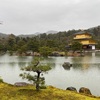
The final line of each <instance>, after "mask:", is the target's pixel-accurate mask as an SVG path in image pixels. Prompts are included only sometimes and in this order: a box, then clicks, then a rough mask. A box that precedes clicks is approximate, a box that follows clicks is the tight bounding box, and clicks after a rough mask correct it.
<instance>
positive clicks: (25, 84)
mask: <svg viewBox="0 0 100 100" xmlns="http://www.w3.org/2000/svg"><path fill="white" fill-rule="evenodd" d="M27 85H28V83H26V82H16V83H15V84H14V86H27Z"/></svg>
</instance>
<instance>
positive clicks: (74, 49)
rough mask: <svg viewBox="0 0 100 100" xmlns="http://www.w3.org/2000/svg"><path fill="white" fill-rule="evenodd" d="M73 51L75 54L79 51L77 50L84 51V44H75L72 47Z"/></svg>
mask: <svg viewBox="0 0 100 100" xmlns="http://www.w3.org/2000/svg"><path fill="white" fill-rule="evenodd" d="M71 49H72V50H73V52H75V51H77V50H80V51H81V50H82V44H81V43H79V42H76V41H75V42H73V43H72V45H71Z"/></svg>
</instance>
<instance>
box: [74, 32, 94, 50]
mask: <svg viewBox="0 0 100 100" xmlns="http://www.w3.org/2000/svg"><path fill="white" fill-rule="evenodd" d="M73 39H74V40H75V41H78V42H80V43H81V44H82V45H83V49H92V50H95V45H96V41H95V40H93V38H92V34H90V33H88V32H85V31H81V32H78V33H76V34H75V35H74V38H73Z"/></svg>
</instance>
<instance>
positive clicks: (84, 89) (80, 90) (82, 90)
mask: <svg viewBox="0 0 100 100" xmlns="http://www.w3.org/2000/svg"><path fill="white" fill-rule="evenodd" d="M79 93H83V94H86V95H92V94H91V91H90V90H89V89H88V88H85V87H81V88H80V89H79Z"/></svg>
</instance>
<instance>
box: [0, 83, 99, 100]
mask: <svg viewBox="0 0 100 100" xmlns="http://www.w3.org/2000/svg"><path fill="white" fill-rule="evenodd" d="M0 100H100V98H99V97H93V96H91V97H90V96H85V95H82V94H79V93H76V92H71V91H66V90H61V89H57V88H55V87H52V86H48V87H47V89H42V90H40V91H39V92H37V91H36V90H35V87H34V86H32V85H29V86H24V87H16V86H13V85H10V84H7V83H0Z"/></svg>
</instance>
